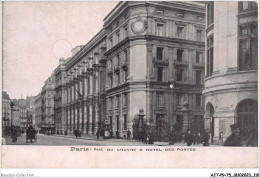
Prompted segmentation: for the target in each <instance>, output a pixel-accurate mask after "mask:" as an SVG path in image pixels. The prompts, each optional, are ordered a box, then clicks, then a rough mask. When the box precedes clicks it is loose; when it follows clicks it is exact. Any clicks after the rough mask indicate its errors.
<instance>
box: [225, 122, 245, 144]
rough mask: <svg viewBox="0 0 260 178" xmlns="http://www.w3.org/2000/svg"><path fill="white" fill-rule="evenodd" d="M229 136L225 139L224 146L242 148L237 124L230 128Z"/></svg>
mask: <svg viewBox="0 0 260 178" xmlns="http://www.w3.org/2000/svg"><path fill="white" fill-rule="evenodd" d="M230 128H231V135H230V136H229V137H228V138H227V140H226V141H225V143H224V146H243V145H242V135H241V133H240V128H239V126H238V125H237V124H233V125H231V126H230Z"/></svg>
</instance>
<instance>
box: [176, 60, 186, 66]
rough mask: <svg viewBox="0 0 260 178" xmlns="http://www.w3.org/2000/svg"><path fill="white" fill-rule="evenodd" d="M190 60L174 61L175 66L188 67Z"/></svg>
mask: <svg viewBox="0 0 260 178" xmlns="http://www.w3.org/2000/svg"><path fill="white" fill-rule="evenodd" d="M188 65H189V64H188V62H187V61H185V62H184V61H180V62H179V61H174V66H175V67H176V66H181V67H188Z"/></svg>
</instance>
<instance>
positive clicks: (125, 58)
mask: <svg viewBox="0 0 260 178" xmlns="http://www.w3.org/2000/svg"><path fill="white" fill-rule="evenodd" d="M124 62H127V50H125V51H124Z"/></svg>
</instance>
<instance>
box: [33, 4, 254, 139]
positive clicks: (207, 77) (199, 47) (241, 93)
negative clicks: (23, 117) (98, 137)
mask: <svg viewBox="0 0 260 178" xmlns="http://www.w3.org/2000/svg"><path fill="white" fill-rule="evenodd" d="M216 14H217V15H216ZM257 35H258V34H257V6H256V3H255V2H207V3H201V2H156V1H152V2H141V1H136V2H131V1H127V2H119V3H118V5H117V6H116V7H115V8H114V9H113V10H112V11H111V12H110V13H109V14H108V15H107V16H106V17H105V18H104V26H103V28H102V29H101V30H100V31H99V32H98V33H97V34H96V35H95V36H94V37H93V38H92V39H91V40H90V41H89V42H88V43H87V44H86V45H83V46H77V47H75V48H74V49H73V50H72V57H70V58H67V59H63V58H61V59H60V60H59V66H58V67H57V68H56V69H55V70H54V72H53V73H52V76H51V77H50V78H49V79H48V80H47V81H46V82H45V85H44V87H43V88H42V92H41V93H40V94H39V95H38V96H37V97H36V99H35V110H36V123H41V124H42V125H43V126H44V127H48V128H52V127H53V129H54V130H55V131H56V132H57V133H64V131H67V132H68V133H73V131H74V130H80V131H81V132H82V133H83V134H95V133H96V131H97V130H98V129H100V128H105V129H107V130H110V131H112V132H113V133H114V134H116V133H117V131H118V133H119V136H121V137H126V132H127V130H130V131H131V132H132V133H133V132H135V130H134V128H135V127H133V126H134V125H136V124H140V120H139V116H140V115H144V117H143V120H142V123H143V122H144V123H146V124H147V125H149V127H150V128H152V129H154V130H155V131H156V132H157V133H158V135H161V134H163V131H165V130H166V129H170V128H175V129H176V131H177V132H180V133H184V132H186V131H187V130H193V131H194V132H197V133H202V132H203V131H204V130H205V129H206V130H207V131H209V132H210V133H211V136H212V141H213V140H216V139H217V138H218V136H219V133H220V132H223V133H224V136H225V137H226V136H228V135H229V134H230V129H229V125H230V124H233V123H239V124H240V125H241V126H242V127H243V129H252V128H251V127H253V126H257V125H256V124H255V123H257V109H256V110H252V109H251V106H253V108H255V107H256V106H257V54H258V53H257ZM248 108H250V109H249V110H247V109H248ZM256 108H257V107H256ZM140 112H142V113H140ZM248 117H250V119H247V118H248ZM49 121H50V122H49ZM251 122H252V124H251ZM44 124H45V125H44ZM48 124H49V125H48ZM256 129H257V127H256Z"/></svg>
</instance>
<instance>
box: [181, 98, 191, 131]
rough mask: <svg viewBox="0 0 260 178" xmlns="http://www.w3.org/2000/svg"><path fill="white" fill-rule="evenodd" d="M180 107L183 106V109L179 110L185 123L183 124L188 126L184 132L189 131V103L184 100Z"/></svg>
mask: <svg viewBox="0 0 260 178" xmlns="http://www.w3.org/2000/svg"><path fill="white" fill-rule="evenodd" d="M182 105H183V108H182V109H181V111H182V112H183V121H185V123H187V124H188V126H187V128H186V129H185V131H186V130H187V129H188V130H190V118H189V112H190V110H189V109H188V106H189V103H188V101H187V100H186V101H184V102H183V104H182ZM185 126H186V125H185Z"/></svg>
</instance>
